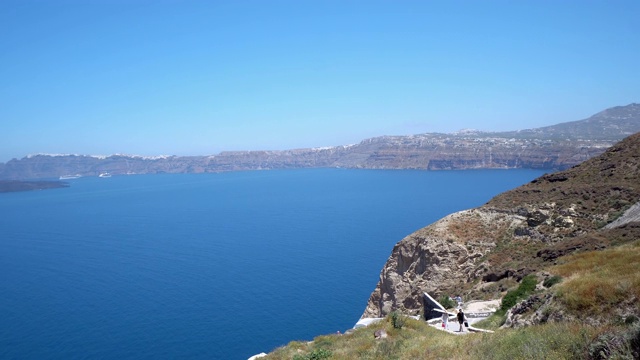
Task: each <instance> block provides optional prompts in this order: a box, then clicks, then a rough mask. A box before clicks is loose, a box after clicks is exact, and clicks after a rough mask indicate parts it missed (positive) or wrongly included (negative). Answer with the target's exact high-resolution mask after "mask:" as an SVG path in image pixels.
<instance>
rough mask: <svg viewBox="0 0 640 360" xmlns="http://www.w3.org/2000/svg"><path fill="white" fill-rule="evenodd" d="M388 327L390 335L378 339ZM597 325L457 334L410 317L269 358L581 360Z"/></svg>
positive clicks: (299, 345)
mask: <svg viewBox="0 0 640 360" xmlns="http://www.w3.org/2000/svg"><path fill="white" fill-rule="evenodd" d="M379 329H385V330H386V331H387V333H388V334H389V336H388V338H386V339H382V340H375V339H374V336H373V334H374V332H375V331H376V330H379ZM595 334H597V330H596V329H592V328H584V327H582V326H580V325H577V324H545V325H542V326H536V327H530V328H524V329H518V330H501V331H498V332H496V333H494V334H469V335H465V336H455V335H451V334H447V333H444V332H442V331H439V330H436V329H433V328H431V327H430V326H428V325H426V324H425V323H424V322H419V321H414V320H410V321H407V323H406V326H404V327H403V328H402V329H394V328H393V326H391V324H390V321H384V322H381V323H379V324H375V325H372V326H370V327H367V328H362V329H358V330H357V331H356V332H354V333H353V334H349V335H329V336H319V337H317V338H316V339H315V340H314V341H313V342H311V343H300V342H293V343H291V344H289V345H288V346H286V347H282V348H279V349H277V350H275V351H274V352H272V353H271V354H269V356H267V357H266V358H265V359H268V360H273V359H281V360H283V359H294V358H296V357H297V358H300V359H305V358H312V356H309V355H310V354H313V353H314V351H316V352H317V350H318V349H326V350H328V351H330V352H331V356H330V357H329V358H330V359H336V360H353V359H371V360H383V359H384V360H389V359H498V360H499V359H510V360H511V359H568V358H581V357H582V355H583V354H584V353H585V351H586V349H587V347H588V344H589V342H590V340H591V339H592V338H593V337H594V336H595Z"/></svg>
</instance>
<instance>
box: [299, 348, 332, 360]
mask: <svg viewBox="0 0 640 360" xmlns="http://www.w3.org/2000/svg"><path fill="white" fill-rule="evenodd" d="M331 355H332V353H331V351H330V350H327V349H323V348H319V349H314V350H313V351H311V352H310V353H308V354H306V355H295V356H294V357H293V360H322V359H328V358H330V357H331Z"/></svg>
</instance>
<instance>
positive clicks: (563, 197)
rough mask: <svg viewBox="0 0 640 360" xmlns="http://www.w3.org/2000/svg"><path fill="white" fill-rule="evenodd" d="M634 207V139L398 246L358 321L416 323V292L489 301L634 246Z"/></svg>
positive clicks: (637, 141)
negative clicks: (529, 280) (554, 271)
mask: <svg viewBox="0 0 640 360" xmlns="http://www.w3.org/2000/svg"><path fill="white" fill-rule="evenodd" d="M639 202H640V133H638V134H635V135H632V136H629V137H627V138H626V139H624V140H623V141H622V142H619V143H617V144H615V145H614V146H612V147H611V148H610V149H608V150H607V151H606V152H605V153H603V154H601V155H600V156H597V157H594V158H592V159H590V160H588V161H585V162H583V163H581V164H579V165H577V166H574V167H573V168H571V169H568V170H565V171H562V172H557V173H553V174H549V175H545V176H542V177H540V178H538V179H536V180H534V181H532V182H531V183H529V184H526V185H524V186H521V187H519V188H516V189H514V190H511V191H508V192H505V193H503V194H501V195H498V196H496V197H495V198H493V199H492V200H491V201H489V202H488V203H487V204H485V205H484V206H481V207H479V208H476V209H471V210H465V211H461V212H458V213H455V214H452V215H449V216H447V217H445V218H443V219H441V220H439V221H437V222H435V223H434V224H431V225H429V226H427V227H425V228H423V229H421V230H419V231H417V232H415V233H413V234H411V235H409V236H407V237H406V238H404V239H402V240H401V241H400V242H399V243H398V244H396V246H395V247H394V248H393V251H392V252H391V256H390V257H389V259H388V260H387V262H386V264H385V265H384V267H383V269H382V271H381V274H380V280H379V282H378V285H377V287H376V289H375V290H374V291H373V293H372V294H371V297H370V298H369V301H368V304H367V307H366V309H365V311H364V314H363V317H379V316H384V315H387V314H389V313H390V312H391V311H393V310H402V311H403V312H406V313H412V314H416V313H418V312H419V311H420V310H421V294H422V292H423V291H427V292H429V293H430V294H432V295H436V296H438V295H440V294H446V295H452V294H458V293H462V294H466V295H473V296H474V297H475V298H482V297H494V296H495V295H496V293H499V292H500V291H503V290H505V289H506V287H507V286H509V285H510V284H513V283H514V282H515V281H517V280H519V279H521V278H522V277H524V276H525V275H527V274H529V273H532V272H535V271H537V270H539V269H541V268H544V267H545V266H546V265H549V264H551V263H553V262H555V261H556V259H557V258H558V257H561V256H564V255H567V254H570V253H573V252H575V251H579V250H593V249H600V248H605V247H607V246H609V245H610V244H612V243H619V242H624V241H628V240H629V239H637V238H638V237H640V223H638V222H636V221H637V216H638V208H639V207H640V204H639ZM616 219H619V220H618V221H615V222H614V220H616ZM607 224H610V225H607Z"/></svg>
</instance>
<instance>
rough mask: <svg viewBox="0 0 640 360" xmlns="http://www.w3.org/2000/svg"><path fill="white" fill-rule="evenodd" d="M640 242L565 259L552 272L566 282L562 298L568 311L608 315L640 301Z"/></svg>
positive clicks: (563, 284)
mask: <svg viewBox="0 0 640 360" xmlns="http://www.w3.org/2000/svg"><path fill="white" fill-rule="evenodd" d="M639 270H640V241H636V242H635V243H633V244H630V245H626V246H620V247H616V248H610V249H607V250H603V251H590V252H585V253H581V254H577V255H573V256H570V257H568V258H566V259H564V264H561V265H558V266H555V267H553V268H551V270H550V271H551V272H552V273H555V274H558V275H560V276H562V277H564V278H566V280H565V281H564V282H563V283H562V284H560V285H559V289H558V299H559V300H560V301H561V302H562V303H563V304H564V305H565V306H566V307H567V309H568V310H570V311H573V312H576V313H585V312H588V313H589V314H590V315H591V316H598V315H605V314H606V313H609V312H611V311H612V310H613V309H615V308H618V307H621V306H624V304H627V303H629V302H631V303H633V302H634V301H636V302H637V300H638V299H640V271H639Z"/></svg>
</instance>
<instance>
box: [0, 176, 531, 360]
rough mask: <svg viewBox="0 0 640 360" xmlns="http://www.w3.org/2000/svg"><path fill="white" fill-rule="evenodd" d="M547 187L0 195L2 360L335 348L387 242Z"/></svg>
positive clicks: (227, 355) (103, 188) (254, 179)
mask: <svg viewBox="0 0 640 360" xmlns="http://www.w3.org/2000/svg"><path fill="white" fill-rule="evenodd" d="M542 174H543V172H542V171H533V170H474V171H442V172H423V171H374V170H340V169H312V170H291V171H261V172H236V173H223V174H206V175H133V176H114V177H112V178H80V179H77V180H71V184H72V185H71V187H70V188H66V189H56V190H46V191H36V192H24V193H8V194H0V358H2V359H14V358H15V359H83V358H87V359H100V358H109V359H176V358H183V359H184V358H190V359H247V358H248V357H249V356H251V355H254V354H256V353H260V352H263V351H264V352H269V351H271V350H273V349H274V348H276V347H278V346H281V345H284V344H286V343H288V342H289V341H292V340H311V339H313V337H314V336H317V335H321V334H327V333H334V332H336V331H338V330H339V331H341V332H344V331H345V330H346V329H349V328H350V327H352V326H353V325H354V324H355V322H356V321H357V320H358V319H359V317H360V315H361V314H362V312H363V311H364V307H365V305H366V302H367V300H368V298H369V295H370V294H371V292H372V291H373V290H374V288H375V286H376V283H377V281H378V276H379V273H380V270H381V268H382V266H383V265H384V263H385V261H386V259H387V257H388V256H389V254H390V253H391V250H392V248H393V245H394V244H395V243H396V242H398V241H399V240H401V239H402V238H403V237H405V236H406V235H408V234H410V233H412V232H413V231H415V230H417V229H419V228H421V227H424V226H426V225H428V224H430V223H432V222H434V221H436V220H438V219H439V218H441V217H443V216H445V215H447V214H450V213H452V212H455V211H458V210H462V209H468V208H472V207H476V206H480V205H482V204H484V203H485V202H486V201H488V200H489V199H490V198H491V197H493V196H495V195H496V194H498V193H500V192H503V191H505V190H508V189H511V188H514V187H516V186H519V185H521V184H524V183H526V182H528V181H530V180H532V179H534V178H536V177H538V176H540V175H542Z"/></svg>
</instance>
